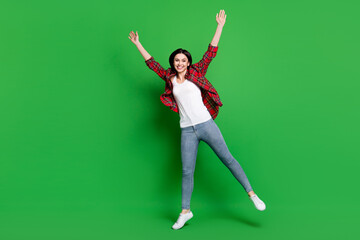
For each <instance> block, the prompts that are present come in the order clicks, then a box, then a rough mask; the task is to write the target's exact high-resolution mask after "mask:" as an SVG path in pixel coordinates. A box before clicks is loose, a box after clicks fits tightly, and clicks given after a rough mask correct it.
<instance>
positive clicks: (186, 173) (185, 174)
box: [182, 169, 194, 176]
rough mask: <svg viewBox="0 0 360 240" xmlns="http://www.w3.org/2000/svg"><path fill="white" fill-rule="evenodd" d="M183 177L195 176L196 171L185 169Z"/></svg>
mask: <svg viewBox="0 0 360 240" xmlns="http://www.w3.org/2000/svg"><path fill="white" fill-rule="evenodd" d="M182 175H183V176H193V175H194V171H193V170H191V169H183V170H182Z"/></svg>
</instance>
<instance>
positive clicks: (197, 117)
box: [172, 75, 211, 128]
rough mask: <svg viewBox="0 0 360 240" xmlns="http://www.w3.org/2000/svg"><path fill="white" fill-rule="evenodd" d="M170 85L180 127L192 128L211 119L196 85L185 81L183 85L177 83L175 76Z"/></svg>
mask: <svg viewBox="0 0 360 240" xmlns="http://www.w3.org/2000/svg"><path fill="white" fill-rule="evenodd" d="M172 83H173V95H174V97H175V100H176V104H177V105H178V108H179V113H180V127H182V128H184V127H188V126H194V125H196V124H199V123H202V122H206V121H208V120H210V119H211V115H210V113H209V111H208V110H207V108H206V106H205V105H204V102H203V100H202V97H201V91H200V88H199V87H198V86H196V84H194V83H192V82H191V81H189V80H187V79H185V81H184V82H183V83H177V82H176V75H175V77H174V79H173V81H172Z"/></svg>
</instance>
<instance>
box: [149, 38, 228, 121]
mask: <svg viewBox="0 0 360 240" xmlns="http://www.w3.org/2000/svg"><path fill="white" fill-rule="evenodd" d="M217 50H218V46H216V47H215V46H212V45H211V44H209V46H208V50H207V51H206V52H205V54H204V56H203V58H202V59H201V60H200V61H199V62H198V63H195V64H192V65H191V66H190V67H189V69H188V70H187V71H186V74H185V79H187V80H189V81H191V82H193V83H194V84H196V85H197V86H198V87H199V88H200V90H201V96H202V99H203V102H204V105H205V106H206V108H207V109H208V111H209V113H210V114H211V116H212V118H213V119H215V118H216V116H217V115H218V113H219V107H221V106H222V105H223V104H222V102H221V101H220V97H219V94H218V93H217V91H216V90H215V88H214V87H213V86H212V85H211V83H210V82H209V81H208V80H207V79H206V78H205V74H206V71H207V68H208V66H209V64H210V62H211V60H212V59H213V58H214V57H215V56H216V52H217ZM145 63H146V65H147V66H148V67H149V68H150V69H151V70H153V71H154V72H156V74H157V75H159V77H161V78H162V79H163V80H164V81H165V92H164V93H163V94H161V96H160V100H161V101H162V103H163V104H165V106H168V107H169V108H170V109H171V110H173V111H174V112H177V113H179V109H178V106H177V104H176V101H175V98H174V95H173V93H172V89H173V84H172V82H171V80H170V79H171V77H172V76H175V75H176V72H174V71H172V70H171V68H168V69H167V70H165V69H164V68H163V67H162V66H161V65H160V64H159V63H158V62H156V61H155V60H154V58H153V57H151V58H150V59H148V60H146V61H145Z"/></svg>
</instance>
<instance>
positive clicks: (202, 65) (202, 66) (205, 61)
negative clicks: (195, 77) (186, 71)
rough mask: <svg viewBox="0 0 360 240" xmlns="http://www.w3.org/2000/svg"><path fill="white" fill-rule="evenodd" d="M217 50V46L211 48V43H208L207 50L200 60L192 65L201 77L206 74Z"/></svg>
mask: <svg viewBox="0 0 360 240" xmlns="http://www.w3.org/2000/svg"><path fill="white" fill-rule="evenodd" d="M218 48H219V47H218V46H212V45H211V43H209V46H208V49H207V51H206V52H205V54H204V56H203V57H202V59H201V60H200V61H199V62H198V63H195V64H194V66H195V67H196V68H198V69H199V70H200V72H201V74H202V75H205V74H206V71H207V69H208V67H209V64H210V62H211V61H212V59H213V58H214V57H215V56H216V53H217V51H218Z"/></svg>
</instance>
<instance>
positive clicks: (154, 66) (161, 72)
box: [145, 56, 166, 81]
mask: <svg viewBox="0 0 360 240" xmlns="http://www.w3.org/2000/svg"><path fill="white" fill-rule="evenodd" d="M145 63H146V65H147V66H148V67H149V68H150V69H151V70H153V71H154V72H155V73H156V74H157V75H158V76H159V77H161V78H162V79H163V80H164V81H166V70H165V69H164V68H163V67H162V66H161V65H160V64H159V63H158V62H157V61H155V59H154V57H153V56H151V57H150V58H149V59H148V60H145Z"/></svg>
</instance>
